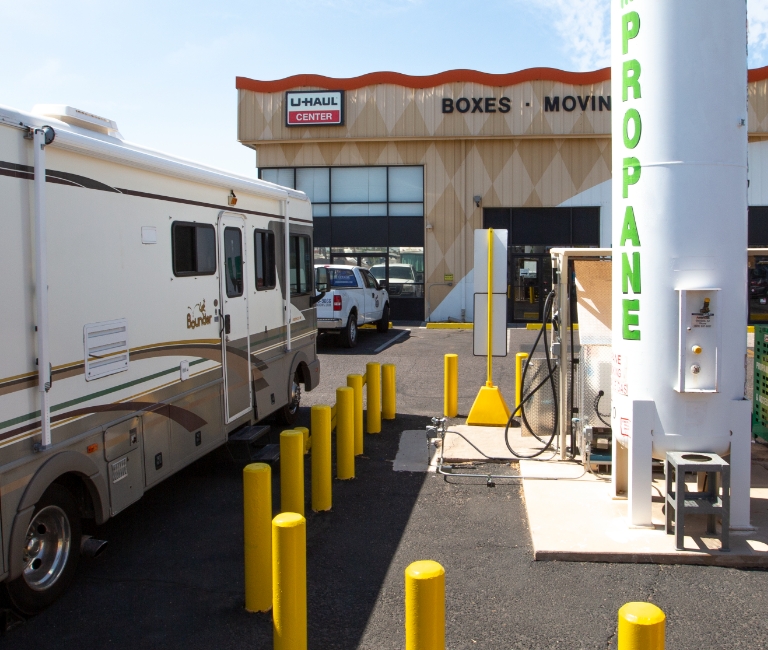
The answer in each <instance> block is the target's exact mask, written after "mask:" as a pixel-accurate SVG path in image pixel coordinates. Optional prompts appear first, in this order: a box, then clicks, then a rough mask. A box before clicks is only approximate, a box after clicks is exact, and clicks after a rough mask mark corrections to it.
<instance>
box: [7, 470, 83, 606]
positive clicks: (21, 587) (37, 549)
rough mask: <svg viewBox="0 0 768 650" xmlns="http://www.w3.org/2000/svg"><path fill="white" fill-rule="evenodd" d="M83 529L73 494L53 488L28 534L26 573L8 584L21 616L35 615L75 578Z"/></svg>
mask: <svg viewBox="0 0 768 650" xmlns="http://www.w3.org/2000/svg"><path fill="white" fill-rule="evenodd" d="M81 536H82V527H81V521H80V511H79V509H78V507H77V503H76V502H75V499H74V497H73V496H72V493H71V492H70V491H69V490H67V489H66V488H65V487H63V486H61V485H57V484H55V483H54V484H53V485H51V486H50V487H49V488H48V489H47V490H46V491H45V493H44V494H43V496H42V497H40V500H39V501H38V502H37V504H36V505H35V510H34V513H33V515H32V519H31V521H30V524H29V527H28V528H27V533H26V536H25V539H26V544H27V547H26V548H25V549H24V551H23V553H24V559H25V562H26V563H27V566H26V568H25V569H24V572H23V573H22V574H21V575H20V576H19V577H18V578H16V579H15V580H12V581H11V582H8V583H6V589H7V592H8V597H9V598H10V600H11V604H12V605H13V607H14V608H15V609H16V610H18V611H19V612H20V613H22V614H25V615H27V616H32V615H34V614H37V613H38V612H41V611H42V610H43V609H45V608H46V607H48V606H49V605H51V604H53V602H54V601H55V600H56V599H57V598H58V597H59V596H61V594H63V593H64V591H66V589H67V587H69V584H70V583H71V582H72V578H74V575H75V571H76V570H77V564H78V562H79V560H80V538H81Z"/></svg>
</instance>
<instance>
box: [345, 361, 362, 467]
mask: <svg viewBox="0 0 768 650" xmlns="http://www.w3.org/2000/svg"><path fill="white" fill-rule="evenodd" d="M347 386H349V387H350V388H351V389H352V390H353V391H354V395H355V406H354V419H355V456H360V455H361V454H362V453H363V376H362V375H347Z"/></svg>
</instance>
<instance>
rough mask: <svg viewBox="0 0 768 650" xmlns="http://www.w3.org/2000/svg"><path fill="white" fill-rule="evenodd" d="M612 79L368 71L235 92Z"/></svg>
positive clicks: (607, 72) (241, 83)
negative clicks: (308, 87) (304, 88)
mask: <svg viewBox="0 0 768 650" xmlns="http://www.w3.org/2000/svg"><path fill="white" fill-rule="evenodd" d="M610 78H611V69H610V68H602V69H601V70H593V71H591V72H567V71H565V70H558V69H556V68H528V69H526V70H519V71H518V72H510V73H508V74H491V73H488V72H478V71H477V70H447V71H446V72H439V73H438V74H433V75H426V76H421V77H420V76H412V75H407V74H401V73H399V72H370V73H368V74H364V75H360V76H359V77H349V78H346V79H344V78H336V77H326V76H323V75H319V74H297V75H293V76H291V77H286V78H285V79H277V80H275V81H258V80H256V79H249V78H248V77H236V78H235V79H236V81H235V87H236V88H237V89H238V90H251V91H253V92H257V93H278V92H282V91H284V90H290V89H292V88H303V87H307V86H311V87H315V88H325V89H328V90H357V89H358V88H364V87H365V86H375V85H377V84H391V85H394V86H403V87H405V88H433V87H435V86H441V85H443V84H447V83H457V82H459V83H462V82H463V83H467V82H469V83H477V84H482V85H484V86H514V85H515V84H520V83H525V82H527V81H539V80H544V81H560V82H562V83H567V84H573V85H577V86H582V85H589V84H594V83H600V82H601V81H608V80H609V79H610Z"/></svg>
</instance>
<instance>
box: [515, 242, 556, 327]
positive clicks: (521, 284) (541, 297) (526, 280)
mask: <svg viewBox="0 0 768 650" xmlns="http://www.w3.org/2000/svg"><path fill="white" fill-rule="evenodd" d="M507 259H508V280H507V285H508V288H507V298H508V300H507V321H508V322H510V323H540V322H541V319H542V316H543V314H542V311H543V309H544V302H545V300H546V299H547V295H548V294H549V292H550V291H551V289H552V259H551V258H550V257H549V255H515V254H513V253H512V252H511V251H510V253H509V255H508V257H507Z"/></svg>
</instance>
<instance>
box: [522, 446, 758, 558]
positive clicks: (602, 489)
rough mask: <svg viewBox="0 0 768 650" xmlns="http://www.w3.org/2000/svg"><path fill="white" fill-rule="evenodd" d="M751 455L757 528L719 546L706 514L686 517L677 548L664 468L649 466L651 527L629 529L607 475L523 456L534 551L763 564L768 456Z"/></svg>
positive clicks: (549, 554) (556, 555) (554, 554)
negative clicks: (655, 470) (668, 519)
mask: <svg viewBox="0 0 768 650" xmlns="http://www.w3.org/2000/svg"><path fill="white" fill-rule="evenodd" d="M754 461H755V458H754V455H753V464H752V490H751V496H752V512H751V518H752V525H753V526H755V528H756V529H755V530H754V531H751V532H741V531H734V530H731V534H730V546H731V550H730V552H725V553H724V552H721V551H720V550H719V549H720V540H719V538H718V537H716V536H713V535H712V534H708V533H707V532H706V519H705V517H703V516H698V517H695V516H690V515H688V516H687V517H686V524H685V532H686V537H685V550H683V551H678V550H676V549H675V542H674V535H667V534H666V533H665V532H664V514H663V512H662V505H663V503H664V499H663V496H662V495H664V479H663V475H662V474H654V482H653V485H654V501H653V523H654V528H653V529H632V528H630V527H629V525H628V524H627V501H626V500H613V499H612V498H611V495H610V482H608V481H601V480H599V479H598V478H597V477H595V476H594V475H592V474H588V473H582V472H583V468H582V467H580V466H579V465H576V464H573V463H560V462H551V463H537V462H534V461H525V460H523V461H521V462H520V473H521V474H522V475H523V477H524V480H523V488H524V494H525V507H526V510H527V513H528V523H529V527H530V531H531V538H532V542H533V549H534V558H535V559H536V560H561V561H571V562H633V563H637V562H646V563H657V564H706V565H716V566H730V567H768V469H766V468H767V467H768V464H762V463H760V462H754ZM580 474H581V475H580ZM579 475H580V476H579ZM541 479H544V480H541Z"/></svg>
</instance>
